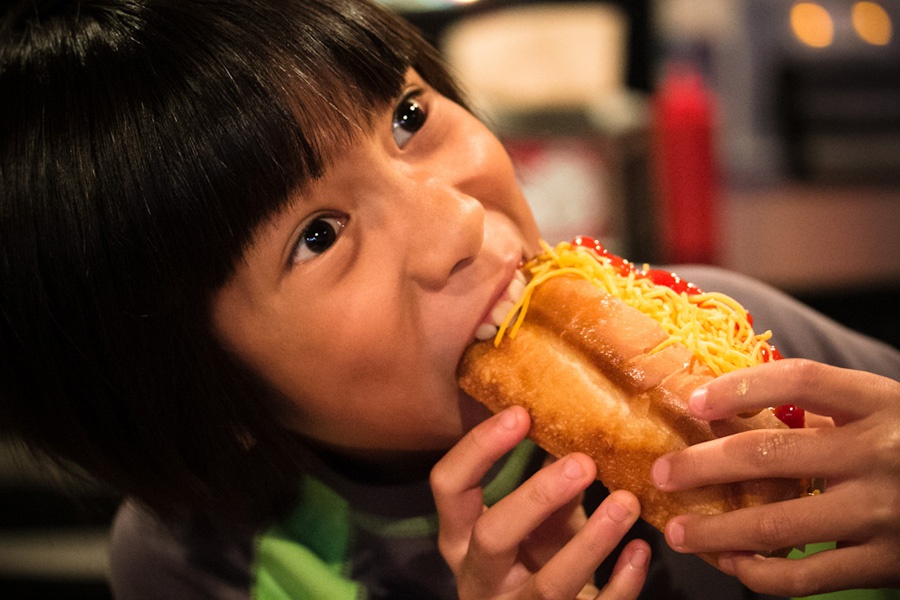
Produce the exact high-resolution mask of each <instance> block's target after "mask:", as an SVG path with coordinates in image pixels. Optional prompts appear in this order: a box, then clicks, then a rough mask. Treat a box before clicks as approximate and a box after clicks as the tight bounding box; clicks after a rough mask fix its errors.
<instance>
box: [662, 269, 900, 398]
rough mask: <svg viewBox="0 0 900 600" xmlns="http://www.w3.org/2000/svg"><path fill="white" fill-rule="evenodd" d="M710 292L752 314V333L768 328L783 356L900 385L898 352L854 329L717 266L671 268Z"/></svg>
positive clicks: (756, 282)
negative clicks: (821, 363)
mask: <svg viewBox="0 0 900 600" xmlns="http://www.w3.org/2000/svg"><path fill="white" fill-rule="evenodd" d="M672 270H673V271H675V273H677V274H678V275H679V276H681V277H682V278H684V279H686V280H688V281H691V282H693V283H695V284H696V285H698V286H700V288H702V289H704V290H708V291H716V292H722V293H724V294H728V295H729V296H731V297H732V298H734V299H735V300H737V301H738V302H740V303H741V304H742V305H743V306H744V308H746V309H747V310H748V311H750V314H752V315H753V321H754V326H753V327H754V329H755V330H757V331H765V330H767V329H770V330H772V333H773V336H772V340H771V342H772V343H773V344H774V345H775V347H777V348H778V350H779V351H780V352H781V353H782V355H784V356H785V357H786V358H787V357H794V358H809V359H812V360H816V361H819V362H823V363H826V364H830V365H834V366H838V367H845V368H850V369H857V370H860V371H868V372H871V373H877V374H879V375H883V376H885V377H889V378H891V379H894V380H897V381H900V351H898V350H897V349H896V348H893V347H891V346H889V345H887V344H884V343H882V342H879V341H877V340H874V339H872V338H869V337H866V336H864V335H862V334H860V333H857V332H855V331H852V330H850V329H848V328H846V327H844V326H843V325H841V324H839V323H837V322H835V321H834V320H832V319H830V318H828V317H826V316H824V315H822V314H820V313H818V312H816V311H814V310H813V309H811V308H809V307H807V306H806V305H804V304H801V303H800V302H798V301H796V300H795V299H793V298H792V297H790V296H788V295H787V294H785V293H783V292H781V291H779V290H777V289H775V288H772V287H770V286H767V285H765V284H763V283H760V282H759V281H756V280H754V279H751V278H749V277H745V276H743V275H740V274H737V273H733V272H730V271H725V270H723V269H719V268H715V267H705V266H682V267H673V268H672Z"/></svg>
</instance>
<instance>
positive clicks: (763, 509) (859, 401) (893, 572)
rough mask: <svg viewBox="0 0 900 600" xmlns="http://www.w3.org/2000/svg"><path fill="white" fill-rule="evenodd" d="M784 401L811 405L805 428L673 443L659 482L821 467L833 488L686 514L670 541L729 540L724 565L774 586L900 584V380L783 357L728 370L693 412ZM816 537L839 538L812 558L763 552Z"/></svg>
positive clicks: (694, 545)
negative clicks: (681, 446)
mask: <svg viewBox="0 0 900 600" xmlns="http://www.w3.org/2000/svg"><path fill="white" fill-rule="evenodd" d="M783 404H794V405H797V406H799V407H801V408H803V409H805V410H806V411H807V416H808V419H807V428H806V429H792V430H762V431H750V432H746V433H741V434H738V435H734V436H730V437H726V438H722V439H718V440H714V441H711V442H706V443H703V444H698V445H696V446H692V447H690V448H687V449H686V450H683V451H680V452H677V453H672V454H669V455H666V456H664V457H662V458H660V459H659V460H658V461H657V462H656V463H655V464H654V467H653V470H652V478H653V482H654V485H656V487H658V488H659V489H661V490H666V491H675V490H683V489H687V488H693V487H697V486H701V485H706V484H711V483H722V482H730V481H743V480H749V479H758V478H765V477H796V478H809V477H812V478H817V479H825V481H826V490H825V492H824V493H821V494H818V495H810V496H807V497H804V498H798V499H795V500H789V501H786V502H778V503H774V504H769V505H765V506H759V507H753V508H745V509H741V510H737V511H733V512H730V513H725V514H722V515H715V516H700V515H682V516H679V517H675V518H674V519H672V520H671V521H669V523H668V524H667V526H666V539H667V541H668V543H669V545H670V546H671V547H672V548H673V549H675V550H677V551H680V552H722V554H720V558H719V568H720V569H722V570H723V571H725V572H726V573H729V574H732V575H735V576H737V577H738V578H739V579H740V580H741V581H742V582H744V584H745V585H747V586H748V587H750V588H751V589H753V590H756V591H758V592H763V593H770V594H779V595H788V596H801V595H808V594H813V593H822V592H827V591H833V590H838V589H851V588H862V587H868V588H871V587H876V588H877V587H890V586H895V585H900V383H898V382H896V381H893V380H890V379H887V378H884V377H880V376H877V375H872V374H870V373H864V372H860V371H851V370H847V369H839V368H836V367H830V366H827V365H823V364H820V363H816V362H812V361H807V360H781V361H776V362H771V363H766V364H763V365H760V366H758V367H753V368H752V369H744V370H740V371H735V372H733V373H729V374H727V375H723V376H721V377H719V378H717V379H715V380H713V381H712V382H710V383H708V384H706V385H705V386H704V387H702V388H700V389H699V390H697V391H696V392H695V393H694V394H693V395H692V396H691V399H690V409H691V412H693V413H694V414H695V415H696V416H698V417H701V418H704V419H709V420H713V419H720V418H723V417H727V416H732V415H735V414H740V413H743V412H746V411H752V410H757V409H763V408H765V407H769V406H779V405H783ZM810 412H812V413H815V414H809V413H810ZM820 415H821V416H820ZM823 417H830V419H827V418H823ZM817 542H837V547H836V549H834V550H827V551H824V552H820V553H817V554H813V555H810V556H807V557H805V558H803V559H802V560H791V559H785V558H777V557H768V558H766V557H763V556H762V555H761V554H759V553H760V552H764V551H767V550H772V549H775V548H783V547H792V546H793V547H798V548H801V549H802V548H803V547H804V545H805V544H808V543H817Z"/></svg>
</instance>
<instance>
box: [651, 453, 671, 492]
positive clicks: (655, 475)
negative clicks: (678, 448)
mask: <svg viewBox="0 0 900 600" xmlns="http://www.w3.org/2000/svg"><path fill="white" fill-rule="evenodd" d="M671 473H672V465H671V463H669V460H668V459H667V458H660V459H658V460H657V461H656V462H655V463H653V467H652V468H651V469H650V479H651V480H652V481H653V485H655V486H656V487H658V488H662V487H664V486H665V485H666V484H667V483H669V476H670V475H671Z"/></svg>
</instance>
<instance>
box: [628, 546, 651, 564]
mask: <svg viewBox="0 0 900 600" xmlns="http://www.w3.org/2000/svg"><path fill="white" fill-rule="evenodd" d="M648 562H650V553H649V552H647V551H646V550H644V549H643V548H639V549H637V550H635V551H634V552H632V554H631V560H630V561H629V564H630V565H631V566H632V567H634V568H635V569H643V568H644V567H646V566H647V563H648Z"/></svg>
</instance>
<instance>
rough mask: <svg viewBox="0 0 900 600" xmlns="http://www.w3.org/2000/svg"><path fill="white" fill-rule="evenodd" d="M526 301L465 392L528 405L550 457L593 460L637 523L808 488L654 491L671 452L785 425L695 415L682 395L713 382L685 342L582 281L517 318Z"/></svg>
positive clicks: (789, 484) (490, 402)
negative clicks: (634, 501)
mask: <svg viewBox="0 0 900 600" xmlns="http://www.w3.org/2000/svg"><path fill="white" fill-rule="evenodd" d="M557 249H559V247H558V248H557ZM570 249H571V248H570V247H568V248H565V250H566V251H568V250H570ZM579 252H580V250H579ZM540 260H541V259H538V262H539V261H540ZM579 260H580V258H579ZM533 266H534V265H532V267H533ZM601 266H604V268H605V267H606V266H608V265H601ZM556 268H559V266H558V265H557V267H556ZM563 270H564V271H565V268H563ZM533 272H534V268H532V273H533ZM632 278H633V275H632ZM698 291H699V290H698ZM522 305H527V313H526V314H524V315H523V318H522V319H521V321H520V322H519V323H517V329H516V331H515V335H514V336H513V335H511V333H509V332H508V334H507V335H505V336H503V333H504V332H503V331H502V330H501V332H500V335H499V336H498V338H500V339H498V340H495V341H497V342H498V343H496V344H495V343H493V342H492V341H491V340H488V341H482V342H477V343H475V344H473V345H472V346H471V347H470V348H469V349H468V350H467V351H466V353H465V355H464V357H463V360H462V362H461V364H460V368H459V382H460V386H461V387H462V389H463V390H464V391H465V392H466V393H468V394H469V395H470V396H472V397H473V398H475V399H477V400H479V401H480V402H482V403H484V404H485V405H486V406H487V407H488V408H490V409H491V410H492V411H494V412H499V411H501V410H503V409H504V408H507V407H509V406H511V405H519V406H523V407H525V408H526V409H527V410H528V411H529V413H530V414H531V418H532V430H531V434H530V436H531V438H532V439H533V440H534V441H535V442H536V443H537V444H538V445H540V446H541V447H543V448H544V449H545V450H547V451H548V452H550V453H551V454H553V455H555V456H562V455H565V454H568V453H571V452H583V453H585V454H587V455H589V456H590V457H592V458H593V459H594V461H595V462H596V464H597V473H598V479H600V480H601V481H602V482H603V484H604V485H605V486H606V487H607V488H609V489H610V490H616V489H626V490H629V491H631V492H633V493H634V494H635V495H636V496H637V497H638V498H639V500H640V502H641V507H642V514H641V517H642V518H643V519H644V520H646V521H647V522H649V523H650V524H652V525H653V526H655V527H656V528H658V529H660V530H663V529H664V527H665V524H666V522H667V521H668V520H669V519H670V518H671V517H674V516H675V515H679V514H685V513H701V514H716V513H722V512H725V511H730V510H734V509H737V508H741V507H746V506H751V505H755V504H761V503H766V502H774V501H778V500H784V499H789V498H793V497H798V496H800V495H802V494H803V493H804V492H805V490H806V483H805V482H803V481H796V480H763V481H751V482H744V483H735V484H723V485H712V486H707V487H704V488H699V489H694V490H689V491H685V492H676V493H665V492H660V491H658V490H656V489H655V488H654V487H653V486H652V484H651V483H650V477H649V473H650V467H651V465H652V464H653V462H654V461H655V460H656V459H657V458H658V457H660V456H661V455H663V454H665V453H667V452H671V451H674V450H679V449H683V448H685V447H687V446H690V445H692V444H696V443H698V442H703V441H706V440H711V439H715V438H717V437H721V436H724V435H728V434H732V433H737V432H740V431H746V430H749V429H758V428H770V429H782V428H786V426H785V425H784V424H783V423H782V422H781V421H779V419H778V418H777V417H776V416H775V415H774V414H773V413H772V411H768V410H766V411H762V412H760V413H759V414H757V415H755V416H753V417H750V418H740V417H735V418H731V419H727V420H722V421H715V422H707V421H702V420H699V419H696V418H694V417H693V416H691V415H690V413H689V412H688V410H687V399H688V397H689V395H690V393H691V392H692V391H693V390H694V389H695V388H697V387H698V386H700V385H702V384H703V383H706V382H707V381H709V380H711V379H712V378H713V377H715V376H716V373H715V372H714V371H713V369H712V368H711V367H710V366H708V365H707V364H704V361H702V360H699V359H698V358H697V356H696V354H695V353H694V352H693V351H692V350H691V349H689V348H688V347H687V346H686V345H685V344H683V343H681V342H679V341H676V342H672V341H671V334H670V333H669V332H667V331H666V330H665V329H664V328H663V326H662V325H661V324H660V323H659V322H657V321H656V320H654V319H653V318H651V317H649V316H647V314H645V313H644V312H641V310H638V309H637V308H635V307H634V306H631V305H629V304H628V303H626V302H625V301H623V300H622V299H621V298H619V297H617V296H615V295H613V294H611V293H610V291H609V290H607V289H604V287H603V286H601V285H598V283H597V282H596V281H593V280H592V279H591V278H590V277H586V276H584V275H583V274H582V273H579V272H562V273H560V274H558V276H553V277H550V278H547V279H546V280H545V281H543V282H542V283H540V284H539V285H535V286H533V287H532V288H531V289H530V290H529V294H528V296H527V297H526V298H525V299H523V301H520V303H519V307H520V313H521V312H522V311H521V306H522ZM508 321H509V319H508ZM754 335H755V334H754ZM756 337H757V338H758V337H760V336H756ZM763 337H765V336H763ZM756 345H757V346H758V345H759V344H758V342H757V343H756ZM758 349H759V348H757V350H758ZM705 558H707V559H708V560H709V559H710V557H705Z"/></svg>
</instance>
